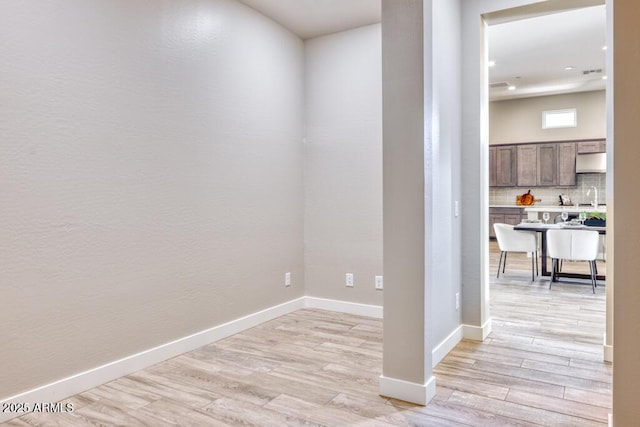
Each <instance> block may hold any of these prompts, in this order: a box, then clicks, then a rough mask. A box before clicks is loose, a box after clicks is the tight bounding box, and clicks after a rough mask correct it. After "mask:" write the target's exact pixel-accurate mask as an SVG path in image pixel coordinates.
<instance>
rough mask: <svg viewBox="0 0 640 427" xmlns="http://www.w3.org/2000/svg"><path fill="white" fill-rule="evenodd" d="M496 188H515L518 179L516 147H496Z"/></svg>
mask: <svg viewBox="0 0 640 427" xmlns="http://www.w3.org/2000/svg"><path fill="white" fill-rule="evenodd" d="M495 164H496V186H497V187H514V186H515V185H516V183H517V179H516V172H517V170H516V167H517V159H516V147H515V146H514V145H504V146H500V145H499V146H496V163H495Z"/></svg>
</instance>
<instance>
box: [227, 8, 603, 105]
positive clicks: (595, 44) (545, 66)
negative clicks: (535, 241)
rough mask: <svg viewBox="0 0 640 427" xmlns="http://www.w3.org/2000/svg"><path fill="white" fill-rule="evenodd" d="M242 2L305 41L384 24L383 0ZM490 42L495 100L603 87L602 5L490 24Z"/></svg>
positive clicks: (492, 96) (490, 70)
mask: <svg viewBox="0 0 640 427" xmlns="http://www.w3.org/2000/svg"><path fill="white" fill-rule="evenodd" d="M240 1H241V2H242V3H244V4H246V5H248V6H250V7H252V8H253V9H255V10H257V11H259V12H260V13H262V14H264V15H266V16H268V17H269V18H271V19H273V20H274V21H276V22H278V23H279V24H281V25H282V26H284V27H285V28H288V29H289V30H290V31H292V32H293V33H295V34H297V35H298V36H299V37H300V38H302V39H308V38H313V37H318V36H322V35H326V34H331V33H335V32H338V31H344V30H348V29H351V28H356V27H361V26H363V25H369V24H374V23H377V22H380V9H381V7H380V0H240ZM488 39H489V44H488V45H489V59H490V60H493V61H495V63H496V65H495V66H493V67H491V68H490V69H489V82H490V84H492V83H493V84H502V85H504V86H503V87H497V88H492V89H490V91H489V97H490V99H491V100H502V99H511V98H523V97H529V96H540V95H550V94H558V93H570V92H586V91H592V90H602V89H604V88H605V81H604V80H603V79H602V76H603V75H605V74H606V73H605V51H604V50H602V47H603V46H604V45H605V41H606V19H605V8H604V6H592V7H585V8H581V9H575V10H570V11H566V12H561V13H555V14H550V15H544V16H537V17H533V18H529V19H523V20H518V21H513V22H507V23H500V24H495V25H490V26H489V28H488ZM568 66H571V67H574V68H573V69H571V70H565V67H568ZM591 70H594V72H590V71H591ZM597 70H600V72H598V71H597ZM584 71H589V73H587V74H584V73H583V72H584ZM508 86H515V89H514V90H508Z"/></svg>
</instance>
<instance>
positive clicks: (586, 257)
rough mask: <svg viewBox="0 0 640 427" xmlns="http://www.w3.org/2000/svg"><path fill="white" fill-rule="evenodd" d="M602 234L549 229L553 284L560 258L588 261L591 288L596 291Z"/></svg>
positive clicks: (548, 246)
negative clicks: (597, 265) (597, 261)
mask: <svg viewBox="0 0 640 427" xmlns="http://www.w3.org/2000/svg"><path fill="white" fill-rule="evenodd" d="M599 244H600V236H599V234H598V232H597V231H587V230H549V231H547V253H548V254H549V256H550V257H551V265H552V269H551V280H549V289H551V284H552V283H553V282H555V281H556V280H557V277H556V275H557V273H558V272H559V266H558V263H559V261H560V260H563V259H564V260H571V261H587V262H588V263H589V269H590V271H591V289H592V290H593V293H594V294H595V293H596V287H597V286H598V284H597V282H596V274H597V270H596V259H597V258H598V248H599Z"/></svg>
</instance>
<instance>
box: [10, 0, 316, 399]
mask: <svg viewBox="0 0 640 427" xmlns="http://www.w3.org/2000/svg"><path fill="white" fill-rule="evenodd" d="M0 40H2V42H1V43H0V57H1V58H2V61H0V99H1V100H2V101H1V102H0V132H1V133H2V141H1V142H0V183H1V184H0V206H1V209H0V211H1V213H0V260H1V261H0V293H1V297H0V301H1V303H0V323H1V324H2V328H1V329H0V341H1V342H2V348H3V350H2V351H0V366H1V367H2V369H1V370H0V399H1V398H3V397H8V396H9V395H12V394H14V393H18V392H21V391H24V390H27V389H29V388H32V387H34V386H37V385H41V384H44V383H47V382H50V381H53V380H56V379H59V378H61V377H64V376H67V375H70V374H73V373H76V372H79V371H83V370H86V369H89V368H92V367H95V366H98V365H100V364H102V363H105V362H109V361H112V360H115V359H118V358H120V357H123V356H127V355H130V354H132V353H136V352H138V351H141V350H144V349H147V348H150V347H153V346H156V345H159V344H162V343H165V342H167V341H170V340H173V339H175V338H178V337H183V336H185V335H188V334H191V333H194V332H197V331H200V330H203V329H205V328H209V327H211V326H214V325H217V324H221V323H223V322H226V321H229V320H232V319H235V318H238V317H240V316H243V315H246V314H248V313H252V312H255V311H258V310H260V309H263V308H265V307H270V306H273V305H275V304H278V303H281V302H283V301H287V300H290V299H293V298H295V297H298V296H301V295H303V293H304V283H303V257H302V254H303V211H302V199H303V189H302V144H301V142H300V141H301V139H302V126H301V124H302V121H303V116H302V112H303V107H304V106H303V97H302V92H303V60H304V51H303V44H302V42H301V41H300V40H299V39H298V38H297V37H295V36H293V35H292V34H290V33H289V32H287V31H285V30H283V29H282V28H281V27H279V26H277V25H276V24H274V23H273V22H272V21H271V20H268V19H266V18H264V17H263V16H261V15H259V14H257V13H256V12H254V11H253V10H251V9H249V8H247V7H245V6H242V5H240V4H238V3H236V2H233V1H226V0H215V1H214V0H183V1H180V2H148V1H141V0H139V1H133V0H127V1H111V0H94V1H91V2H87V1H83V0H64V1H63V0H57V1H47V2H35V1H23V0H7V1H3V2H1V3H0ZM286 271H291V272H292V274H293V285H292V286H291V287H290V288H285V287H284V273H285V272H286Z"/></svg>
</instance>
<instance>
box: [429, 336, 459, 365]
mask: <svg viewBox="0 0 640 427" xmlns="http://www.w3.org/2000/svg"><path fill="white" fill-rule="evenodd" d="M463 326H464V325H460V326H458V327H457V328H456V329H455V330H454V331H453V332H451V333H450V334H449V336H448V337H446V338H445V339H444V340H443V341H442V342H441V343H440V344H438V345H437V346H436V347H435V348H434V349H433V350H432V351H431V367H432V368H433V367H435V366H436V365H437V364H438V363H440V361H442V359H444V358H445V356H446V355H447V354H448V353H449V352H450V351H451V350H453V348H454V347H455V346H456V345H458V343H459V342H460V340H462V329H463Z"/></svg>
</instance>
